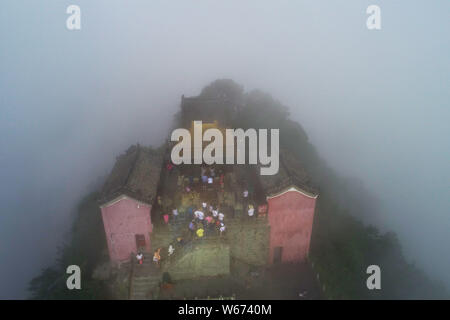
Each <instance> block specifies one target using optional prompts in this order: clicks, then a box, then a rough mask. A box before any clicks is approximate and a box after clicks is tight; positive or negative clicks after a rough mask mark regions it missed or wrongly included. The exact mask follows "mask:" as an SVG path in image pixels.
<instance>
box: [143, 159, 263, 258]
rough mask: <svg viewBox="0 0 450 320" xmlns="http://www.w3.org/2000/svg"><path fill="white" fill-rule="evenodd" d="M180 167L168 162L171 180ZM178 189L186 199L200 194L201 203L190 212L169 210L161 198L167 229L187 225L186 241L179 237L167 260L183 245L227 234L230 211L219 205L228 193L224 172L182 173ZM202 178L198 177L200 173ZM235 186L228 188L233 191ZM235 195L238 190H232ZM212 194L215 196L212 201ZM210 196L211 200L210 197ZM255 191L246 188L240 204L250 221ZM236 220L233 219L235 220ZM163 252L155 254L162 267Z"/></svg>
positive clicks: (253, 214) (158, 199) (189, 210)
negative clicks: (187, 241)
mask: <svg viewBox="0 0 450 320" xmlns="http://www.w3.org/2000/svg"><path fill="white" fill-rule="evenodd" d="M177 167H178V166H174V165H173V164H172V163H170V162H168V163H167V165H166V170H167V173H168V175H169V176H172V177H174V176H173V174H174V172H176V171H178V170H179V169H178V168H177ZM178 173H179V174H178V175H177V176H176V178H177V187H178V188H179V191H180V192H182V194H183V195H185V196H186V195H193V193H196V192H197V193H198V194H199V195H200V199H202V200H199V202H200V203H198V202H197V201H194V203H196V205H195V204H192V205H190V206H188V207H187V208H183V209H180V208H179V207H177V206H176V205H172V208H171V209H170V207H169V208H167V207H166V206H164V205H163V203H162V198H161V196H158V197H157V204H158V207H159V208H160V209H161V215H162V221H163V223H164V224H165V225H171V224H175V225H179V224H180V223H181V224H184V223H186V227H187V230H186V229H184V230H186V232H183V228H182V230H181V233H185V235H183V237H178V238H177V241H176V243H174V244H170V245H169V247H168V248H167V253H166V252H165V254H167V257H171V256H172V255H173V254H174V252H175V250H176V246H175V245H183V244H184V242H185V238H186V240H189V241H190V240H200V239H203V238H204V237H208V236H219V238H222V237H223V236H224V235H225V234H226V230H227V226H226V218H225V216H226V215H225V213H224V212H226V210H222V206H221V205H218V204H217V203H218V201H217V193H219V192H224V191H225V187H226V185H225V181H226V179H225V173H224V172H223V171H222V170H221V169H216V168H214V167H213V166H209V167H204V166H202V167H200V172H199V173H200V175H199V176H197V177H195V174H186V175H184V174H182V173H181V172H180V171H178ZM197 174H198V173H197ZM230 187H231V186H228V188H230ZM232 191H233V192H235V191H236V190H232ZM211 194H212V195H213V196H212V197H211ZM207 195H209V196H207ZM251 198H252V190H249V188H247V187H244V189H241V194H240V201H242V204H243V209H244V210H245V211H246V215H247V216H248V218H253V217H255V216H256V214H255V208H254V205H253V203H252V199H251ZM231 218H232V217H231ZM161 250H162V248H158V249H157V250H155V251H154V254H153V262H154V263H155V264H156V265H158V266H159V263H160V261H161ZM136 258H137V260H138V263H140V264H142V260H143V256H142V254H138V255H137V256H136Z"/></svg>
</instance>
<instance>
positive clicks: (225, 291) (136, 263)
mask: <svg viewBox="0 0 450 320" xmlns="http://www.w3.org/2000/svg"><path fill="white" fill-rule="evenodd" d="M205 104H206V105H208V106H210V105H212V107H208V106H207V107H205ZM205 110H207V111H205ZM214 110H216V111H214ZM217 110H219V111H217ZM217 112H219V113H217ZM238 112H239V106H237V105H231V106H230V103H229V101H228V100H227V99H226V98H224V97H221V98H218V99H215V100H214V99H213V100H211V99H208V100H207V101H205V100H202V99H200V98H198V97H193V98H185V97H182V103H181V120H180V124H181V125H182V126H183V127H185V128H187V129H191V128H192V121H194V120H202V121H203V122H204V124H203V125H204V126H207V127H208V126H209V127H214V128H218V129H223V128H229V127H231V126H232V124H233V118H235V117H236V113H238ZM172 146H173V144H172V143H171V142H167V143H166V144H164V145H163V146H162V147H160V148H159V149H152V148H148V147H143V146H140V145H135V146H132V147H130V148H129V149H128V150H127V151H126V152H125V153H124V154H123V155H121V156H119V157H118V158H117V161H116V164H115V166H114V167H113V169H112V172H111V174H110V176H109V178H108V179H107V181H106V183H105V185H104V188H103V191H102V201H101V204H100V208H101V213H102V218H103V223H104V228H105V234H106V237H107V244H108V251H109V257H110V261H111V263H112V264H113V265H115V266H117V267H119V268H120V266H121V265H122V264H124V263H125V264H130V266H131V268H130V273H131V274H130V286H129V298H130V299H156V298H179V299H182V298H194V297H198V298H207V297H219V296H222V297H224V296H227V297H234V298H249V297H250V298H252V297H256V296H258V295H257V292H256V291H257V290H258V288H259V287H261V286H266V288H267V286H268V285H269V284H268V283H269V282H270V281H269V280H267V279H271V278H270V277H271V275H270V274H271V272H275V271H274V270H278V269H280V268H281V269H282V268H294V267H293V266H300V267H295V268H297V269H296V270H297V271H295V270H294V271H293V272H294V273H295V272H297V273H298V274H299V275H300V276H305V273H304V272H308V271H304V272H303V271H301V270H299V269H298V268H306V269H307V267H305V265H303V267H301V266H302V263H303V264H304V263H305V262H306V260H307V258H308V253H309V247H310V239H311V233H312V226H313V220H314V211H315V206H316V199H317V197H318V192H317V191H316V190H315V188H314V187H313V186H311V183H310V181H309V178H308V175H307V173H306V172H305V170H304V169H303V168H302V167H301V166H300V164H299V162H298V161H297V160H296V159H295V157H294V156H293V155H292V154H290V152H289V151H288V150H280V168H279V172H278V174H276V175H273V176H261V175H260V174H259V168H258V165H224V164H220V165H205V164H195V165H194V164H189V165H187V164H181V165H174V164H173V163H171V161H170V150H171V147H172ZM281 269H280V270H281ZM302 272H303V273H302ZM313 278H314V277H313ZM312 280H314V279H312ZM271 285H272V286H273V284H271ZM250 288H253V289H254V290H255V293H254V295H253V296H252V295H250V293H249V290H251V289H250ZM273 290H276V289H273ZM280 290H281V289H280Z"/></svg>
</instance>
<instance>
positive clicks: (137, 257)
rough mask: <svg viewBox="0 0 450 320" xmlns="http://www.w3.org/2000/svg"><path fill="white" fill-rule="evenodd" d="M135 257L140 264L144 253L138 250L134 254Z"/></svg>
mask: <svg viewBox="0 0 450 320" xmlns="http://www.w3.org/2000/svg"><path fill="white" fill-rule="evenodd" d="M136 259H137V261H138V263H139V264H142V262H143V261H144V255H143V254H142V253H141V252H139V253H138V254H137V255H136Z"/></svg>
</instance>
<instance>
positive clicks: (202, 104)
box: [181, 96, 234, 125]
mask: <svg viewBox="0 0 450 320" xmlns="http://www.w3.org/2000/svg"><path fill="white" fill-rule="evenodd" d="M233 111H234V109H233V108H232V103H231V102H230V101H229V100H228V99H226V98H204V97H201V96H198V97H184V96H183V97H182V98H181V112H182V118H183V120H184V124H185V125H189V124H190V122H191V121H194V120H202V121H214V120H219V121H220V122H221V125H226V124H228V122H229V121H230V119H231V116H232V113H233Z"/></svg>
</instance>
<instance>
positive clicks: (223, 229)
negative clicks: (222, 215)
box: [219, 223, 225, 236]
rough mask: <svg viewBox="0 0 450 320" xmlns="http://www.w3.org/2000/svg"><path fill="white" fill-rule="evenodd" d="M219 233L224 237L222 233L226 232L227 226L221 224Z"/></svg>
mask: <svg viewBox="0 0 450 320" xmlns="http://www.w3.org/2000/svg"><path fill="white" fill-rule="evenodd" d="M219 231H220V236H222V233H224V232H225V224H223V223H221V224H220V228H219Z"/></svg>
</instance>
